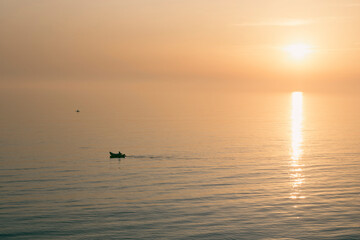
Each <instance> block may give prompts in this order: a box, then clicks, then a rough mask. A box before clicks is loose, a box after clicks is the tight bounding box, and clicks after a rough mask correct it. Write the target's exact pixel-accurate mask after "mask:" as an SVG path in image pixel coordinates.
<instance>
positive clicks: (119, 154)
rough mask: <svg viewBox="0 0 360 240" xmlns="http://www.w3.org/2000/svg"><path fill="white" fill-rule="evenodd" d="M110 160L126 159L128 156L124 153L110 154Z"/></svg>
mask: <svg viewBox="0 0 360 240" xmlns="http://www.w3.org/2000/svg"><path fill="white" fill-rule="evenodd" d="M110 158H126V155H125V154H124V153H121V152H119V153H112V152H110Z"/></svg>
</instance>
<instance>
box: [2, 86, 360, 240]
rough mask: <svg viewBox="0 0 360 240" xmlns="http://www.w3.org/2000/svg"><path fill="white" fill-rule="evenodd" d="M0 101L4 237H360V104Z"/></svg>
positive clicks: (195, 95)
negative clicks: (117, 155)
mask: <svg viewBox="0 0 360 240" xmlns="http://www.w3.org/2000/svg"><path fill="white" fill-rule="evenodd" d="M0 100H1V102H0V129H1V131H0V239H72V240H73V239H157V240H158V239H183V240H187V239H206V240H212V239H221V240H223V239H249V240H251V239H262V240H273V239H274V240H275V239H281V240H285V239H286V240H290V239H291V240H295V239H298V240H302V239H303V240H305V239H334V240H335V239H344V240H345V239H346V240H351V239H354V240H355V239H360V111H359V108H358V107H359V105H360V97H359V95H356V94H335V93H326V94H325V93H310V92H309V93H307V92H291V91H289V92H280V93H269V92H268V93H264V92H262V93H260V92H259V93H255V92H251V93H247V92H235V91H232V92H229V93H227V92H221V93H201V92H196V91H194V92H191V93H188V92H187V90H186V89H182V90H181V91H179V92H177V91H173V92H162V93H158V92H156V91H145V90H144V91H139V92H137V93H136V94H135V93H134V92H132V91H121V90H120V89H113V90H112V91H108V92H102V91H96V89H93V90H92V91H85V92H84V91H78V90H67V89H66V88H55V87H54V88H50V89H42V88H39V89H35V88H34V89H26V88H22V89H15V88H12V89H2V90H1V95H0ZM77 109H78V110H79V111H80V112H76V110H77ZM110 151H112V152H118V151H121V152H123V153H125V154H126V155H127V157H126V158H124V159H116V158H115V159H114V158H111V159H110V158H109V152H110Z"/></svg>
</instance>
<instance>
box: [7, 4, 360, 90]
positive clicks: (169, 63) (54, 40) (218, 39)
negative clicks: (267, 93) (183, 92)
mask: <svg viewBox="0 0 360 240" xmlns="http://www.w3.org/2000/svg"><path fill="white" fill-rule="evenodd" d="M0 36H1V37H0V52H1V54H0V78H1V79H2V80H4V82H5V81H6V82H7V84H10V83H9V81H18V82H21V83H24V82H31V83H33V82H41V81H42V82H44V81H45V82H46V81H60V82H62V81H69V80H71V81H72V82H73V81H76V80H79V81H80V80H81V81H84V80H85V81H86V80H89V81H90V80H91V81H99V82H100V81H101V82H104V81H108V82H109V83H116V82H117V83H121V82H125V81H137V82H146V84H147V85H148V84H149V83H151V82H158V81H160V82H161V81H166V82H175V83H177V84H178V83H182V82H186V81H192V82H193V83H194V84H195V85H198V86H197V87H199V88H200V89H201V86H204V85H214V86H221V87H224V88H231V89H234V88H235V89H250V90H280V91H283V90H286V91H288V90H290V91H291V90H299V89H300V90H305V91H311V90H313V91H322V90H329V91H354V90H355V91H360V1H359V0H342V1H335V0H334V1H333V0H317V1H310V0H292V1H289V0H272V1H270V0H269V1H266V0H243V1H239V0H238V1H231V0H229V1H220V0H219V1H208V0H197V1H196V0H195V1H190V0H189V1H188V0H171V1H169V0H162V1H160V0H152V1H149V0H121V1H116V0H107V1H94V0H51V1H48V0H33V1H27V0H0ZM294 43H304V44H307V45H308V46H310V47H311V48H312V52H311V53H309V54H308V55H307V56H305V57H304V58H303V59H301V60H296V59H293V58H292V57H291V56H290V55H289V54H288V53H286V52H285V51H284V48H285V47H286V46H288V45H291V44H294ZM167 84H168V83H167Z"/></svg>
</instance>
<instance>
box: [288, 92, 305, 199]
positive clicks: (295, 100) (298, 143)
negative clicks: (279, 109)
mask: <svg viewBox="0 0 360 240" xmlns="http://www.w3.org/2000/svg"><path fill="white" fill-rule="evenodd" d="M291 103H292V106H291V154H290V155H291V162H290V172H291V173H290V177H291V185H292V191H291V194H290V198H291V199H297V198H305V196H302V195H301V189H300V187H301V184H302V183H303V182H304V176H303V174H302V164H301V156H302V152H303V150H302V141H303V136H302V128H303V126H302V123H303V93H302V92H293V93H292V101H291Z"/></svg>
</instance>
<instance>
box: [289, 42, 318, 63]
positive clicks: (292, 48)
mask: <svg viewBox="0 0 360 240" xmlns="http://www.w3.org/2000/svg"><path fill="white" fill-rule="evenodd" d="M284 50H285V51H286V52H288V53H289V54H290V56H291V57H293V58H294V59H296V60H301V59H303V58H304V57H305V56H306V55H308V54H309V53H311V48H310V46H308V45H306V44H302V43H298V44H292V45H289V46H287V47H285V48H284Z"/></svg>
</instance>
